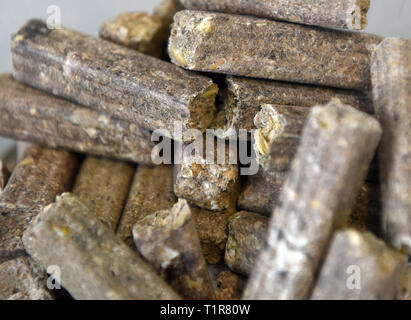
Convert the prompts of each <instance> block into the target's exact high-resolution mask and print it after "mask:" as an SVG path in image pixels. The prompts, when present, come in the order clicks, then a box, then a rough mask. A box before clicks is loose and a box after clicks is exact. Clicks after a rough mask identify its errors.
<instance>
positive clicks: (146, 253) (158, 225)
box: [133, 200, 214, 300]
mask: <svg viewBox="0 0 411 320" xmlns="http://www.w3.org/2000/svg"><path fill="white" fill-rule="evenodd" d="M133 236H134V242H135V244H136V247H137V249H138V250H139V252H140V253H141V255H142V256H143V257H144V258H145V259H146V260H148V261H149V262H150V263H151V264H152V265H153V266H154V268H155V269H156V270H157V271H158V272H159V273H160V274H161V275H162V276H163V277H164V278H165V280H166V281H167V282H168V283H170V285H171V287H172V288H174V289H175V290H176V291H177V292H178V293H179V294H181V296H182V297H184V298H186V299H196V300H197V299H200V300H204V299H212V298H213V297H214V290H213V286H212V283H211V281H210V276H209V274H208V269H207V264H206V262H205V260H204V256H203V253H202V250H201V245H200V239H199V237H198V234H197V231H196V227H195V223H194V219H193V216H192V213H191V210H190V207H189V206H188V203H187V201H185V200H180V201H179V202H178V203H177V204H175V205H174V206H173V208H171V209H169V210H163V211H159V212H156V213H155V214H153V215H150V216H146V217H145V218H143V219H141V220H139V221H138V222H137V223H136V225H135V226H134V228H133Z"/></svg>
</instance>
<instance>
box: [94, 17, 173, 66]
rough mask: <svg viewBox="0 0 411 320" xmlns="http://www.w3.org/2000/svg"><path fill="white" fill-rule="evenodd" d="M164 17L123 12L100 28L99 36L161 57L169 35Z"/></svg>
mask: <svg viewBox="0 0 411 320" xmlns="http://www.w3.org/2000/svg"><path fill="white" fill-rule="evenodd" d="M168 31H169V26H168V24H167V23H165V21H164V19H163V18H161V17H159V16H156V15H149V14H147V13H135V12H123V13H120V14H119V15H118V16H117V17H116V18H115V19H113V20H111V21H108V22H105V23H104V24H103V25H102V26H101V28H100V37H101V38H102V39H105V40H109V41H112V42H114V43H117V44H120V45H123V46H126V47H129V48H130V49H134V50H137V51H139V52H141V53H145V54H148V55H150V56H153V57H157V58H162V56H163V51H164V47H165V46H166V43H167V39H168V36H169V33H168Z"/></svg>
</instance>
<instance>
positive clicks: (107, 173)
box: [73, 157, 135, 231]
mask: <svg viewBox="0 0 411 320" xmlns="http://www.w3.org/2000/svg"><path fill="white" fill-rule="evenodd" d="M134 170H135V166H134V165H132V164H129V163H125V162H119V161H111V160H107V159H102V158H95V157H88V158H87V159H86V160H84V162H83V165H82V167H81V169H80V172H79V174H78V175H77V178H76V182H75V183H74V187H73V194H74V195H76V196H77V198H78V199H79V200H80V201H81V202H83V203H84V204H85V205H86V206H88V208H89V209H90V211H91V212H93V213H94V214H95V215H96V216H97V217H98V218H99V219H100V221H101V222H103V223H104V224H105V225H107V226H108V227H109V228H110V229H111V230H113V231H115V230H116V228H117V224H118V222H119V220H120V216H121V213H122V211H123V208H124V204H125V201H126V199H127V195H128V191H129V189H130V185H131V181H132V180H133V175H134Z"/></svg>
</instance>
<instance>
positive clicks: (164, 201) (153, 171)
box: [117, 165, 177, 247]
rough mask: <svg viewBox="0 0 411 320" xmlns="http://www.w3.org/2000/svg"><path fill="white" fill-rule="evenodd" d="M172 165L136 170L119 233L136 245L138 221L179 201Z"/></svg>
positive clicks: (128, 241) (132, 245)
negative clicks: (135, 229)
mask: <svg viewBox="0 0 411 320" xmlns="http://www.w3.org/2000/svg"><path fill="white" fill-rule="evenodd" d="M172 169H173V167H172V166H166V165H163V166H155V167H149V166H143V165H141V166H139V167H138V168H137V170H136V173H135V176H134V180H133V182H132V185H131V189H130V193H129V195H128V198H127V202H126V206H125V208H124V211H123V214H122V216H121V219H120V222H119V226H118V228H117V235H118V236H119V237H120V238H121V239H122V240H124V241H125V242H126V243H127V244H128V245H129V246H130V247H134V241H133V235H132V230H133V226H134V225H135V224H136V223H137V221H139V220H141V219H143V218H144V217H146V216H149V215H151V214H153V213H156V212H158V211H161V210H166V209H170V208H171V207H172V206H173V205H174V204H175V203H176V201H177V199H176V197H175V195H174V193H173V176H172Z"/></svg>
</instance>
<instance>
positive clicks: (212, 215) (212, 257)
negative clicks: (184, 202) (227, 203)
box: [190, 206, 235, 265]
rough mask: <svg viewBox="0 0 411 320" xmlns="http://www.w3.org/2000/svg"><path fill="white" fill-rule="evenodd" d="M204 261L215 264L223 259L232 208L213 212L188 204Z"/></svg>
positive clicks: (232, 212)
mask: <svg viewBox="0 0 411 320" xmlns="http://www.w3.org/2000/svg"><path fill="white" fill-rule="evenodd" d="M190 209H191V212H192V214H193V217H194V221H195V224H196V229H197V233H198V236H199V238H200V242H201V247H202V249H203V254H204V258H205V260H206V262H207V263H208V264H212V265H216V264H218V263H220V262H221V261H222V260H223V259H224V250H225V247H226V243H227V239H228V221H229V219H230V218H231V217H232V216H233V214H234V213H235V212H234V211H233V210H232V209H229V210H226V211H223V212H215V211H210V210H205V209H200V208H196V207H194V206H190Z"/></svg>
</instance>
